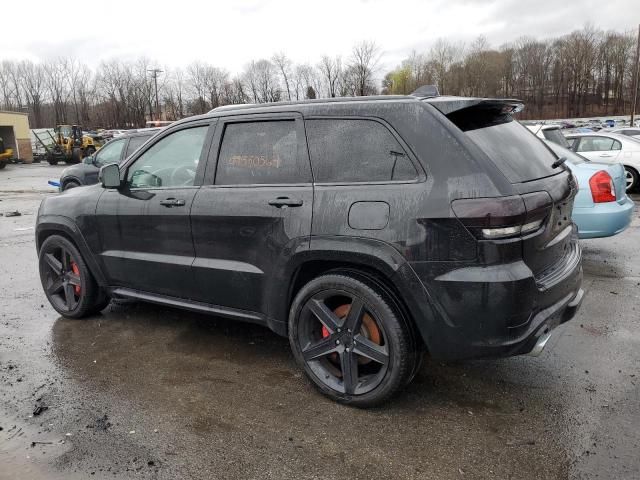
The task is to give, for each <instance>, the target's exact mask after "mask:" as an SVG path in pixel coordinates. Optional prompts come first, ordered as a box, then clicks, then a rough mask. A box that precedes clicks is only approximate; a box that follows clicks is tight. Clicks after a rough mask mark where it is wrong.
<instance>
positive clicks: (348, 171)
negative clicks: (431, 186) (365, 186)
mask: <svg viewBox="0 0 640 480" xmlns="http://www.w3.org/2000/svg"><path fill="white" fill-rule="evenodd" d="M305 123H306V127H307V141H308V142H309V154H310V155H311V164H312V166H313V175H314V177H315V181H316V182H387V181H390V180H413V179H415V178H416V177H417V176H418V173H417V171H416V169H415V167H414V166H413V164H412V163H411V160H409V157H408V156H407V154H406V152H405V151H404V149H403V148H402V146H401V145H400V144H399V143H398V141H397V140H396V139H395V137H394V136H393V135H392V134H391V132H390V131H389V130H388V129H387V127H385V126H384V125H382V124H381V123H379V122H376V121H374V120H350V119H344V120H333V119H332V120H330V119H327V120H308V121H307V122H305Z"/></svg>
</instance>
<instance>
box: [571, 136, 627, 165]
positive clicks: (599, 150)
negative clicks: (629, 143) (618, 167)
mask: <svg viewBox="0 0 640 480" xmlns="http://www.w3.org/2000/svg"><path fill="white" fill-rule="evenodd" d="M578 140H579V143H578V145H577V146H576V147H575V148H574V150H575V151H576V152H577V153H579V154H580V155H582V156H584V157H586V158H588V159H589V160H591V161H593V162H603V163H617V162H618V161H619V160H618V156H619V154H620V150H621V149H622V144H621V143H620V142H619V141H618V140H616V139H614V138H610V137H604V136H595V135H594V136H591V135H586V136H583V137H578Z"/></svg>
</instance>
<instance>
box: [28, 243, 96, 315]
mask: <svg viewBox="0 0 640 480" xmlns="http://www.w3.org/2000/svg"><path fill="white" fill-rule="evenodd" d="M38 260H39V268H40V281H41V282H42V288H43V289H44V292H45V295H46V296H47V299H48V300H49V303H51V306H52V307H53V308H54V309H55V310H56V311H57V312H58V313H59V314H60V315H62V316H64V317H67V318H83V317H86V316H89V315H91V314H93V313H96V312H98V311H100V310H102V309H104V308H105V307H106V305H107V304H108V297H107V296H106V295H105V293H104V292H102V291H101V290H100V287H99V286H98V284H97V283H96V281H95V279H94V278H93V276H92V275H91V272H90V271H89V267H87V264H86V263H85V261H84V259H83V258H82V255H81V254H80V252H79V251H78V249H77V248H76V246H75V245H74V244H73V243H71V242H70V241H69V240H68V239H66V238H65V237H62V236H60V235H51V236H50V237H48V238H47V239H46V240H45V241H44V242H43V243H42V246H41V247H40V251H39V252H38Z"/></svg>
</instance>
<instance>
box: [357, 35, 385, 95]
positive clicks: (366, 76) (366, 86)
mask: <svg viewBox="0 0 640 480" xmlns="http://www.w3.org/2000/svg"><path fill="white" fill-rule="evenodd" d="M379 62H380V49H379V48H378V46H377V45H376V44H375V42H369V41H363V42H360V43H358V44H357V45H355V46H354V47H353V50H352V51H351V61H350V62H349V68H350V69H351V70H352V74H353V76H354V81H355V85H356V94H357V95H359V96H364V95H370V94H372V93H375V90H376V88H375V85H373V76H374V73H375V70H376V69H377V67H378V63H379Z"/></svg>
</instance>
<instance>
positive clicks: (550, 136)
mask: <svg viewBox="0 0 640 480" xmlns="http://www.w3.org/2000/svg"><path fill="white" fill-rule="evenodd" d="M542 135H544V138H546V139H547V140H549V141H550V142H553V143H556V144H558V145H560V146H561V147H564V148H569V142H567V139H566V138H564V135H562V132H561V131H560V129H559V128H547V129H546V130H542Z"/></svg>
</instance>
